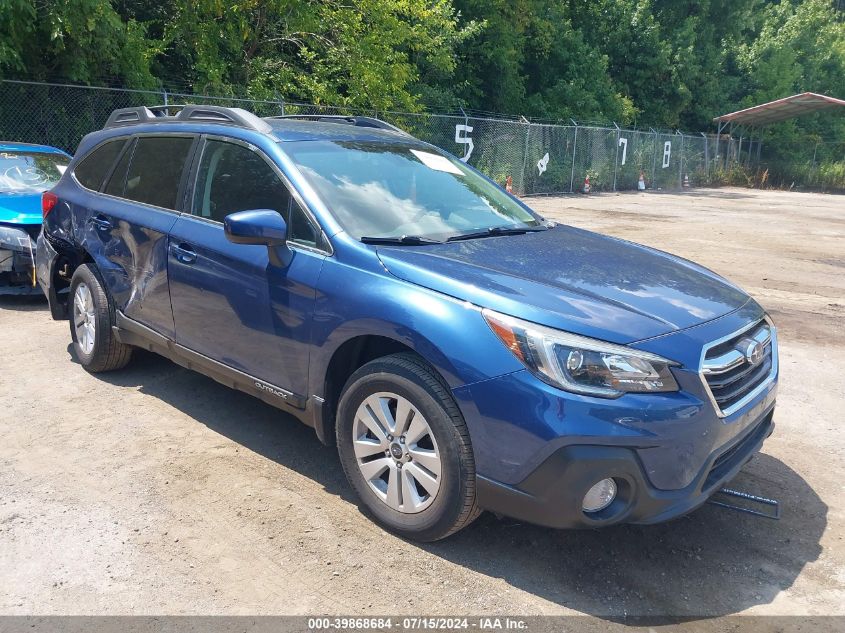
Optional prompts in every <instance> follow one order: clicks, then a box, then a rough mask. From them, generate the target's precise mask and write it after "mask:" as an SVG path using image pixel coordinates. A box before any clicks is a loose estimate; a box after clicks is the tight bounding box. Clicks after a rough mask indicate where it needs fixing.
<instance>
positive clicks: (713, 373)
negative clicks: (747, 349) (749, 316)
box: [699, 317, 778, 418]
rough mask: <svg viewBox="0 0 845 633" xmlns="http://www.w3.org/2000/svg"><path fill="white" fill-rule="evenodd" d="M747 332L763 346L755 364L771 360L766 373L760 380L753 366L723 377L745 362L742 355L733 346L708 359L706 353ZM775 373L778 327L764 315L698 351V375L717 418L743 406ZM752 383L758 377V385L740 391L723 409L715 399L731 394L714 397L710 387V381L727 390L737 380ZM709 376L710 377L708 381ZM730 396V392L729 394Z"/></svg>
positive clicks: (737, 381)
mask: <svg viewBox="0 0 845 633" xmlns="http://www.w3.org/2000/svg"><path fill="white" fill-rule="evenodd" d="M748 333H750V336H746V337H745V338H748V339H753V340H754V341H756V342H758V343H760V344H761V345H762V346H763V348H764V356H763V359H762V360H761V361H760V362H759V363H758V364H757V365H756V366H757V367H761V366H763V365H765V364H769V363H770V368H769V372H768V374H767V375H766V376H765V377H764V378H763V379H762V380H760V378H759V376H758V375H757V374H758V373H759V372H758V371H755V366H748V367H747V368H746V369H744V370H742V371H739V372H737V373H736V374H734V375H733V376H728V377H725V378H722V376H723V375H724V374H727V373H729V372H732V371H736V370H738V369H740V368H742V367H743V366H744V365H747V363H746V359H745V355H744V354H743V353H742V352H740V351H739V350H736V349H728V350H725V351H724V352H722V353H721V354H719V355H718V356H714V357H713V358H707V354H708V352H710V350H712V349H713V348H715V347H718V346H720V345H723V344H724V343H727V342H732V341H736V342H737V343H738V342H739V341H740V340H741V339H742V337H743V334H748ZM777 372H778V349H777V329H776V328H775V326H774V324H773V323H772V321H771V319H769V318H768V317H765V318H763V319H761V320H759V321H755V322H753V323H750V324H749V325H746V326H745V327H743V328H741V329H739V330H737V331H735V332H732V333H731V334H728V335H727V336H723V337H722V338H720V339H717V340H715V341H712V342H710V343H708V344H707V345H705V346H704V348H703V349H702V350H701V362H700V364H699V376H700V378H701V383H702V385H703V386H704V390H705V392H706V393H707V395H708V396H709V398H710V402H711V404H712V405H713V408H714V409H715V411H716V414H717V415H718V416H719V417H720V418H724V417H727V416H729V415H732V414H734V413H736V412H737V411H739V410H740V409H741V408H742V407H744V406H745V405H746V404H748V403H749V402H750V401H751V400H753V399H754V398H755V397H757V396H758V395H759V394H760V393H761V392H762V391H764V390H765V389H766V388H767V387H768V386H769V385H770V384H771V382H772V381H773V380H774V378H775V376H776V375H777ZM749 378H750V381H751V382H752V383H753V382H755V381H757V380H760V382H759V384H757V385H755V386H754V387H753V388H752V389H751V390H750V391H749V392H748V393H746V394H743V395H742V397H741V398H740V399H739V400H736V401H735V402H733V403H731V404H730V405H729V406H727V407H725V408H724V409H723V408H722V407H721V406H720V404H719V402H718V400H722V401H725V400H730V399H732V397H727V398H726V397H725V396H724V395H723V394H722V393H720V394H719V397H718V399H717V396H716V395H714V392H713V388H711V384H710V381H712V382H713V383H715V384H718V385H719V386H718V388H717V389H720V390H725V389H730V387H731V385H734V384H735V383H740V382H741V381H742V380H745V379H749ZM708 379H709V380H708ZM728 395H729V396H730V392H729V394H728Z"/></svg>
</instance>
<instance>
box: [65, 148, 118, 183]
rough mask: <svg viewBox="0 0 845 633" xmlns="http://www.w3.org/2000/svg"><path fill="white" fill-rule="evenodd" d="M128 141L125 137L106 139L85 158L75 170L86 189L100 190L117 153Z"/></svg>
mask: <svg viewBox="0 0 845 633" xmlns="http://www.w3.org/2000/svg"><path fill="white" fill-rule="evenodd" d="M124 143H126V139H125V138H119V139H115V140H113V141H106V142H105V143H103V144H102V145H100V146H99V147H97V149H95V150H94V151H93V152H91V153H90V154H88V156H86V157H85V158H83V159H82V160H81V161H80V163H79V164H78V165H77V166H76V168H75V169H74V170H73V174H74V175H75V176H76V179H77V180H78V181H79V184H81V185H82V186H83V187H85V188H86V189H91V190H93V191H99V190H100V186H101V185H102V184H103V179H104V178H105V177H106V174H108V173H109V170H110V169H111V167H112V165H114V161H115V160H117V155H118V154H120V150H121V149H122V148H123V145H124Z"/></svg>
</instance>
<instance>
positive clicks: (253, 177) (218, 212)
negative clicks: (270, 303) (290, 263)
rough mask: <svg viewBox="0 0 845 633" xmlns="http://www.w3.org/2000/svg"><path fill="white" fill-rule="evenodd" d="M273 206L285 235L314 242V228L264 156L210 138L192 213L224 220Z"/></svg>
mask: <svg viewBox="0 0 845 633" xmlns="http://www.w3.org/2000/svg"><path fill="white" fill-rule="evenodd" d="M251 209H272V210H273V211H276V212H277V213H279V214H281V215H282V217H283V218H284V219H285V222H286V223H287V225H288V239H289V240H290V241H293V242H299V243H300V244H305V245H307V246H315V247H316V246H317V245H318V244H317V240H318V236H319V235H320V233H319V231H318V230H317V228H316V227H315V226H314V225H313V223H312V222H311V220H310V219H309V218H308V216H307V215H306V214H305V212H304V211H303V210H302V209H301V208H300V206H299V204H298V203H297V202H296V200H295V199H294V198H293V196H291V194H290V191H288V188H287V187H286V186H285V184H284V183H283V182H282V181H281V179H280V178H279V177H278V176H277V175H276V172H274V171H273V169H272V168H271V167H270V165H269V164H268V163H267V161H266V160H264V158H262V157H261V156H260V155H259V154H258V153H256V152H254V151H252V150H251V149H249V148H247V147H244V146H242V145H237V144H235V143H228V142H226V141H217V140H209V141H207V142H206V143H205V147H204V149H203V152H202V156H201V158H200V165H199V170H198V171H197V179H196V187H195V189H194V200H193V204H192V206H191V213H192V214H193V215H195V216H198V217H201V218H207V219H209V220H214V221H215V222H223V218H225V217H226V216H227V215H229V214H230V213H235V212H236V211H248V210H251Z"/></svg>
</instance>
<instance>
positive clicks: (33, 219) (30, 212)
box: [0, 193, 41, 224]
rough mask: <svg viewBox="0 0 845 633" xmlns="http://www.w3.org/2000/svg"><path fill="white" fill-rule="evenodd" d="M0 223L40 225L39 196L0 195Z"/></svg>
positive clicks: (23, 194) (25, 194) (21, 194)
mask: <svg viewBox="0 0 845 633" xmlns="http://www.w3.org/2000/svg"><path fill="white" fill-rule="evenodd" d="M0 222H5V223H6V224H41V194H40V193H34V194H32V193H0Z"/></svg>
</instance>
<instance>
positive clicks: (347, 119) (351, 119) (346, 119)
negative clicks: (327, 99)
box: [267, 114, 410, 136]
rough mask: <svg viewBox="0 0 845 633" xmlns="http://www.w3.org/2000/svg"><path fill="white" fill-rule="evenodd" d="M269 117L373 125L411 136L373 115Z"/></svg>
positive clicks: (363, 125) (273, 117)
mask: <svg viewBox="0 0 845 633" xmlns="http://www.w3.org/2000/svg"><path fill="white" fill-rule="evenodd" d="M267 118H268V119H303V120H306V121H325V122H328V123H343V124H346V125H354V126H355V127H372V128H378V129H380V130H390V131H391V132H398V133H399V134H404V135H405V136H410V134H408V133H407V132H406V131H405V130H403V129H402V128H399V127H396V126H395V125H392V124H390V123H388V122H387V121H382V120H381V119H376V118H375V117H371V116H345V115H343V114H283V115H280V116H271V117H267Z"/></svg>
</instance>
